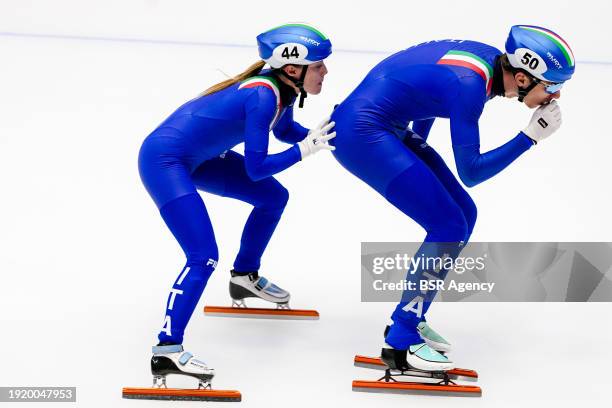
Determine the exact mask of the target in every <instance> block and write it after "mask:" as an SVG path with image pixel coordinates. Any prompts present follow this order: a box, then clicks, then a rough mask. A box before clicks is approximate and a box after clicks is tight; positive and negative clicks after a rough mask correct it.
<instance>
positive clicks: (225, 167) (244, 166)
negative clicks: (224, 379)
mask: <svg viewBox="0 0 612 408" xmlns="http://www.w3.org/2000/svg"><path fill="white" fill-rule="evenodd" d="M257 44H258V47H259V56H260V57H261V59H262V60H261V61H259V62H257V63H255V64H253V65H252V66H251V67H249V68H248V69H247V70H246V71H244V72H243V73H242V74H240V75H238V76H237V77H235V78H232V79H228V80H226V81H224V82H221V83H219V84H217V85H215V86H213V87H211V88H209V89H208V90H206V91H205V92H204V93H203V94H202V95H200V96H199V97H197V98H195V99H193V100H191V101H189V102H187V103H185V104H184V105H183V106H181V107H180V108H178V109H177V110H176V111H175V112H174V113H172V114H171V115H170V116H169V117H168V118H167V119H166V120H164V121H163V122H162V123H161V124H160V125H159V126H158V127H157V128H156V129H155V130H154V131H153V132H152V133H151V134H150V135H149V136H148V137H147V138H146V139H145V141H144V143H143V144H142V147H141V149H140V154H139V158H138V166H139V171H140V177H141V179H142V182H143V183H144V185H145V187H146V189H147V191H148V192H149V194H150V195H151V197H152V198H153V201H154V202H155V204H156V205H157V208H158V209H159V212H160V214H161V216H162V218H163V220H164V221H165V223H166V225H167V226H168V228H169V229H170V231H171V232H172V234H173V235H174V237H175V238H176V240H177V241H178V243H179V244H180V246H181V248H182V249H183V251H184V253H185V255H186V257H187V262H186V264H185V266H184V267H183V269H182V270H181V272H180V273H179V275H178V277H177V278H176V281H175V282H174V285H173V286H172V289H171V290H170V294H169V296H168V300H167V303H166V314H165V317H164V322H163V327H162V329H161V331H160V332H159V336H158V339H159V343H158V345H157V346H154V347H153V357H152V359H151V367H152V372H153V375H154V383H155V384H157V383H158V380H160V381H161V383H162V384H165V375H166V374H185V375H189V376H193V377H196V378H198V379H199V380H200V382H201V383H208V382H209V380H210V379H212V377H213V375H214V371H213V369H211V368H209V367H207V366H206V364H205V363H203V362H202V361H199V360H197V359H195V358H193V356H192V355H191V353H188V352H186V351H184V350H183V346H182V343H183V334H184V331H185V327H186V325H187V323H188V322H189V319H190V317H191V315H192V313H193V311H194V309H195V307H196V306H197V304H198V301H199V299H200V297H201V295H202V292H203V290H204V288H205V286H206V283H207V281H208V279H209V277H210V276H211V274H212V272H213V271H214V269H215V268H216V266H217V260H218V250H217V244H216V242H215V236H214V232H213V227H212V224H211V221H210V218H209V216H208V212H207V210H206V206H205V205H204V202H203V200H202V198H201V197H200V195H199V194H198V192H197V190H203V191H206V192H209V193H213V194H217V195H220V196H223V197H230V198H234V199H238V200H241V201H244V202H246V203H249V204H251V205H252V206H253V207H254V208H253V211H252V212H251V214H250V215H249V217H248V219H247V221H246V225H245V227H244V231H243V233H242V238H241V241H240V250H239V252H238V255H237V257H236V260H235V262H234V268H233V270H232V271H231V279H230V295H231V296H232V298H234V299H236V300H239V299H243V298H244V297H259V298H261V299H264V300H266V301H270V302H274V303H277V304H283V303H287V302H288V301H289V293H288V292H287V291H286V290H283V289H281V288H279V287H278V286H276V285H274V284H273V283H271V282H270V281H268V280H267V279H265V278H264V277H262V276H259V274H258V270H259V267H260V260H261V257H262V254H263V252H264V250H265V248H266V246H267V244H268V242H269V240H270V238H271V237H272V234H273V233H274V229H275V228H276V225H277V224H278V222H279V220H280V217H281V214H282V213H283V209H284V208H285V205H286V204H287V200H288V192H287V190H286V189H285V188H284V187H283V186H282V185H281V184H280V183H279V182H278V181H277V180H276V179H274V177H272V175H274V174H276V173H279V172H281V171H283V170H285V169H287V168H289V167H291V166H293V165H294V164H296V163H297V162H299V161H300V160H304V159H305V158H306V157H308V156H310V155H312V154H314V153H316V152H317V151H319V150H333V149H334V148H333V147H332V146H330V145H329V144H328V143H327V141H328V140H329V139H330V138H333V137H334V133H329V130H330V129H331V128H332V127H333V123H328V122H329V119H327V120H325V121H323V123H321V124H320V125H319V126H318V127H316V128H314V129H311V130H308V129H306V128H304V127H302V126H301V125H300V124H299V123H297V122H295V121H294V119H293V104H294V102H295V99H296V97H297V95H298V94H299V95H300V100H299V105H300V107H301V106H302V105H303V102H304V98H305V97H306V95H307V94H313V95H316V94H318V93H320V92H321V87H322V84H323V79H324V77H325V75H326V74H327V68H326V66H325V63H324V61H323V60H324V59H325V58H327V57H328V56H329V55H330V54H331V52H332V48H331V42H330V40H329V39H328V38H327V37H326V36H324V35H323V34H322V33H321V32H320V31H318V30H317V29H315V28H313V27H311V26H309V25H305V24H287V25H283V26H280V27H276V28H274V29H271V30H269V31H266V32H264V33H262V34H260V35H259V36H258V37H257ZM266 63H267V64H268V65H269V66H270V69H265V70H262V69H263V68H264V65H265V64H266ZM270 131H273V132H274V135H275V136H276V138H278V139H279V140H281V141H283V142H285V143H288V144H291V145H292V146H291V147H290V148H288V149H287V150H285V151H283V152H281V153H277V154H270V153H268V137H269V132H270ZM242 142H244V145H245V148H244V156H242V155H240V154H238V153H236V152H234V151H232V150H231V149H232V148H233V147H234V146H236V145H237V144H239V143H242Z"/></svg>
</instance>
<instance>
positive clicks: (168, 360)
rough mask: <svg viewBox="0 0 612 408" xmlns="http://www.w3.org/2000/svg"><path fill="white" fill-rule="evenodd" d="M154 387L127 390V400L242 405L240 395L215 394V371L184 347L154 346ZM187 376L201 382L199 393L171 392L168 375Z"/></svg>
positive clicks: (152, 360) (217, 391)
mask: <svg viewBox="0 0 612 408" xmlns="http://www.w3.org/2000/svg"><path fill="white" fill-rule="evenodd" d="M151 373H152V374H153V387H151V388H124V389H123V398H131V399H164V400H192V401H240V400H241V395H240V393H239V392H238V391H227V390H213V389H212V385H211V382H212V379H213V377H214V376H215V371H214V370H213V369H212V368H210V367H208V366H207V365H206V363H204V362H203V361H200V360H197V359H196V358H194V357H193V355H192V354H191V353H189V352H187V351H184V350H183V346H182V345H180V344H176V345H166V346H154V347H153V356H152V357H151ZM171 374H172V375H185V376H189V377H193V378H195V379H197V380H198V388H197V389H178V388H168V387H167V384H166V377H167V376H168V375H171Z"/></svg>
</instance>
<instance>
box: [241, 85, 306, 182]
mask: <svg viewBox="0 0 612 408" xmlns="http://www.w3.org/2000/svg"><path fill="white" fill-rule="evenodd" d="M250 92H251V95H249V96H248V97H247V99H246V103H245V115H246V119H245V141H244V161H245V167H246V172H247V174H248V175H249V177H250V178H251V179H252V180H255V181H257V180H261V179H263V178H266V177H269V176H271V175H273V174H276V173H279V172H281V171H283V170H285V169H287V168H289V167H291V166H293V165H294V164H295V163H297V162H298V161H300V160H301V155H300V150H299V148H298V146H297V145H294V146H292V147H291V148H289V149H287V150H285V151H284V152H281V153H276V154H268V138H269V137H270V125H271V123H272V121H273V120H274V115H275V113H276V96H275V95H274V93H273V92H272V91H270V90H269V89H267V88H265V87H263V86H260V87H256V88H252V89H251V90H250Z"/></svg>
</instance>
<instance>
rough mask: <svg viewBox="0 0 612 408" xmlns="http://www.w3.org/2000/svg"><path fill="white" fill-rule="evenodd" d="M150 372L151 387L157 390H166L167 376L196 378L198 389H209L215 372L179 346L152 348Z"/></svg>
mask: <svg viewBox="0 0 612 408" xmlns="http://www.w3.org/2000/svg"><path fill="white" fill-rule="evenodd" d="M151 372H152V373H153V387H159V388H162V387H163V388H167V386H166V376H167V375H168V374H177V375H187V376H190V377H194V378H197V379H198V388H199V389H210V388H211V385H210V383H211V381H212V379H213V377H214V376H215V370H213V369H212V368H209V367H207V366H206V363H204V362H202V361H200V360H196V359H195V358H193V355H192V354H191V353H189V352H187V351H184V350H183V346H182V345H180V344H173V345H168V346H153V357H151Z"/></svg>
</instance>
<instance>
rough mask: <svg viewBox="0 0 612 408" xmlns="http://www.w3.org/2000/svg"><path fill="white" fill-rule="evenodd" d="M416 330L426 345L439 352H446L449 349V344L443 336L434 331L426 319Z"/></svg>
mask: <svg viewBox="0 0 612 408" xmlns="http://www.w3.org/2000/svg"><path fill="white" fill-rule="evenodd" d="M417 331H418V332H419V335H420V336H421V338H422V339H423V340H424V341H425V343H427V345H428V346H429V347H431V348H433V349H434V350H436V351H437V352H439V353H448V352H450V351H451V345H450V343H449V342H448V341H446V340H445V339H444V337H442V336H440V335H439V334H438V333H436V332H435V331H434V330H433V329H432V328H431V327H430V326H429V325H428V324H427V322H426V321H422V322H421V323H419V325H418V326H417Z"/></svg>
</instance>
